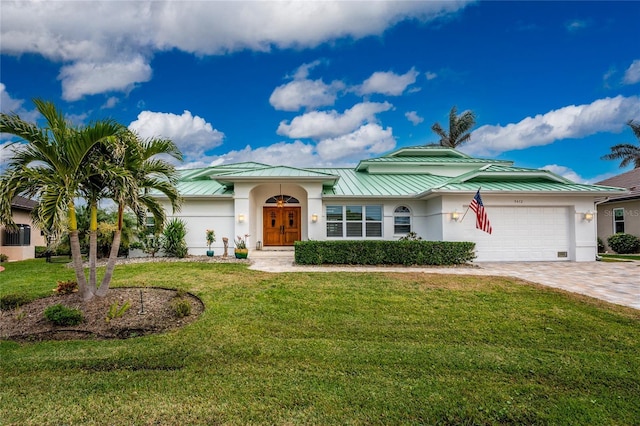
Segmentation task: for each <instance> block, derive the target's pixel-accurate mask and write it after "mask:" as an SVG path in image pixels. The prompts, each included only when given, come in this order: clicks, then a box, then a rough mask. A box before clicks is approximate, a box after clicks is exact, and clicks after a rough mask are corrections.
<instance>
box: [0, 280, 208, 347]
mask: <svg viewBox="0 0 640 426" xmlns="http://www.w3.org/2000/svg"><path fill="white" fill-rule="evenodd" d="M180 298H184V299H185V300H187V301H188V302H189V304H190V305H191V314H190V315H188V316H185V317H183V318H179V317H178V316H177V315H176V311H175V309H174V303H175V302H176V301H177V300H179V299H180ZM127 301H129V303H130V304H131V307H130V308H129V309H128V310H127V311H126V312H125V313H124V314H123V315H122V317H120V318H113V319H111V320H109V321H107V316H108V313H109V309H110V307H111V305H112V304H117V306H118V308H119V307H121V306H123V305H124V304H125V302H127ZM58 303H60V304H62V305H64V306H66V307H69V308H76V309H80V310H81V311H82V315H83V318H84V321H83V322H82V323H80V324H78V325H76V326H70V327H66V326H56V325H53V324H52V323H51V322H49V321H48V320H47V319H46V318H45V317H44V310H45V309H46V308H47V307H49V306H51V305H55V304H58ZM202 312H204V304H203V303H202V301H201V300H200V299H199V298H198V297H196V296H194V295H193V294H190V293H182V294H178V292H177V291H176V290H170V289H162V288H156V287H153V288H149V287H145V288H132V287H128V288H112V289H109V292H108V293H107V296H105V297H95V298H93V299H92V300H91V301H89V302H83V301H82V299H81V298H80V296H79V295H78V294H77V293H72V294H67V295H56V296H50V297H45V298H42V299H37V300H34V301H33V302H30V303H27V304H25V305H22V306H20V307H18V308H16V309H13V310H7V311H0V339H8V340H16V341H41V340H71V339H74V340H75V339H123V338H130V337H138V336H144V335H147V334H153V333H162V332H166V331H169V330H172V329H176V328H179V327H183V326H185V325H187V324H190V323H192V322H194V321H195V320H196V319H198V317H199V316H200V314H201V313H202Z"/></svg>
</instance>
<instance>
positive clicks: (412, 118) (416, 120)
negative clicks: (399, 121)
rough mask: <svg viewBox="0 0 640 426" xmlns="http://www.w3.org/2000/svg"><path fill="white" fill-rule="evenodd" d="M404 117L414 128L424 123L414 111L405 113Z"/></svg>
mask: <svg viewBox="0 0 640 426" xmlns="http://www.w3.org/2000/svg"><path fill="white" fill-rule="evenodd" d="M404 116H405V117H407V120H409V121H410V122H412V123H413V125H414V126H417V125H418V124H420V123H422V122H423V121H424V118H422V117H420V116H419V115H418V113H417V112H416V111H409V112H405V113H404Z"/></svg>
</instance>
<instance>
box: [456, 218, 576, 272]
mask: <svg viewBox="0 0 640 426" xmlns="http://www.w3.org/2000/svg"><path fill="white" fill-rule="evenodd" d="M486 210H487V214H488V216H489V220H490V221H491V225H492V227H493V233H492V234H491V235H489V234H487V233H485V232H482V231H480V230H478V229H475V217H474V215H473V212H470V214H468V215H467V217H466V218H465V220H464V222H465V224H464V226H465V228H469V231H468V232H469V233H470V235H473V238H472V239H471V241H475V242H476V254H477V258H476V260H477V261H491V262H493V261H563V260H571V259H570V257H569V256H570V253H569V248H570V244H569V209H568V208H567V207H491V206H486Z"/></svg>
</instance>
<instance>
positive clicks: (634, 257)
mask: <svg viewBox="0 0 640 426" xmlns="http://www.w3.org/2000/svg"><path fill="white" fill-rule="evenodd" d="M599 256H600V257H602V258H603V259H622V260H640V254H608V253H601V254H599Z"/></svg>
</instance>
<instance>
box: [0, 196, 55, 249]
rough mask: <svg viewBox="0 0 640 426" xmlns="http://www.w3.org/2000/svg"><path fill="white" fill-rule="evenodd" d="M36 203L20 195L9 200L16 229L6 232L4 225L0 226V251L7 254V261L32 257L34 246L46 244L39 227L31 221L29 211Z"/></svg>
mask: <svg viewBox="0 0 640 426" xmlns="http://www.w3.org/2000/svg"><path fill="white" fill-rule="evenodd" d="M37 205H38V203H36V202H35V201H33V200H29V199H28V198H24V197H20V196H16V197H14V198H13V200H11V213H12V216H13V220H14V222H15V223H16V224H17V225H18V230H17V231H16V232H7V230H6V229H5V227H4V226H0V253H3V254H6V255H7V256H9V261H14V260H24V259H33V258H34V257H35V255H36V246H44V245H46V244H47V243H46V240H45V238H44V237H43V236H42V233H41V232H40V229H38V228H37V227H35V226H34V225H33V223H32V221H31V211H32V210H33V209H34V208H35V207H36V206H37Z"/></svg>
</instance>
